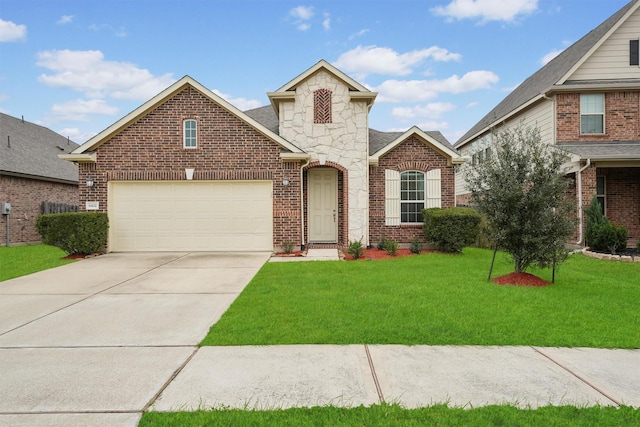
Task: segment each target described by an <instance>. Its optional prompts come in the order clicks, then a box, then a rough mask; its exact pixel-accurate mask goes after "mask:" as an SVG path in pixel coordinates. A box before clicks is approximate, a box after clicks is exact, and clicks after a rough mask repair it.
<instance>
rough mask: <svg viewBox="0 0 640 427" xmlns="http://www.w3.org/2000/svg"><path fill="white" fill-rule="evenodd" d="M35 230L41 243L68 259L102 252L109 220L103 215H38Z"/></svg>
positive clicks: (79, 213)
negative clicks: (72, 256)
mask: <svg viewBox="0 0 640 427" xmlns="http://www.w3.org/2000/svg"><path fill="white" fill-rule="evenodd" d="M36 227H37V228H38V232H39V233H40V236H42V242H43V243H45V244H47V245H53V246H57V247H59V248H60V249H62V250H63V251H65V252H66V253H67V254H69V255H89V254H94V253H100V252H104V248H105V246H106V244H107V232H108V230H109V218H108V217H107V214H106V213H103V212H70V213H60V214H48V215H40V216H39V217H38V218H37V220H36Z"/></svg>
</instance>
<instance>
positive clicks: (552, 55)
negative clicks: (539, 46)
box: [540, 49, 564, 65]
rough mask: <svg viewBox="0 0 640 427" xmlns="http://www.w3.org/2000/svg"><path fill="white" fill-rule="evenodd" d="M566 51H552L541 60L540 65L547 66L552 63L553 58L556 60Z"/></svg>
mask: <svg viewBox="0 0 640 427" xmlns="http://www.w3.org/2000/svg"><path fill="white" fill-rule="evenodd" d="M563 50H564V49H555V50H552V51H551V52H549V53H547V54H546V55H545V56H543V57H542V59H541V60H540V64H542V65H547V64H548V63H549V62H551V60H552V59H553V58H555V57H556V56H558V55H560V54H561V53H562V51H563Z"/></svg>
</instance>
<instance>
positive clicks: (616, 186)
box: [589, 168, 640, 241]
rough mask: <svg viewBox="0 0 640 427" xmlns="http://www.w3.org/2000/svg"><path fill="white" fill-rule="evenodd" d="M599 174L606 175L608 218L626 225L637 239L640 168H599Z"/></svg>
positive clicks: (638, 234) (632, 236)
mask: <svg viewBox="0 0 640 427" xmlns="http://www.w3.org/2000/svg"><path fill="white" fill-rule="evenodd" d="M597 175H602V176H604V177H605V187H606V189H605V191H606V216H607V219H608V220H609V221H611V222H613V223H614V224H618V225H623V226H624V227H626V228H627V230H628V232H629V238H630V239H633V240H634V241H635V240H637V239H638V237H640V168H597ZM594 194H595V193H594ZM589 200H590V199H589Z"/></svg>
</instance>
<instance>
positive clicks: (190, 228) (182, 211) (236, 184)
mask: <svg viewBox="0 0 640 427" xmlns="http://www.w3.org/2000/svg"><path fill="white" fill-rule="evenodd" d="M271 194H272V183H271V181H116V182H113V181H112V182H110V183H109V206H108V210H109V250H111V251H270V250H272V249H273V210H272V209H273V208H272V206H273V205H272V197H271Z"/></svg>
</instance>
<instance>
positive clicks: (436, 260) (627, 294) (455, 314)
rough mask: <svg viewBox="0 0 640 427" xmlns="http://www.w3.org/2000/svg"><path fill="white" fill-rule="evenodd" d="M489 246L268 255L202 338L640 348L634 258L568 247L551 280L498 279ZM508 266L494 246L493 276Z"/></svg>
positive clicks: (211, 341)
mask: <svg viewBox="0 0 640 427" xmlns="http://www.w3.org/2000/svg"><path fill="white" fill-rule="evenodd" d="M491 254H492V252H491V251H488V250H484V249H478V248H466V249H465V250H464V254H463V255H446V254H423V255H419V256H412V257H406V258H399V259H393V260H387V261H357V262H303V263H267V264H266V265H265V266H264V267H263V268H262V269H261V270H260V272H259V273H258V274H257V275H256V277H255V278H254V279H253V280H252V282H251V283H250V284H249V285H248V286H247V287H246V288H245V290H244V291H243V292H242V294H241V295H240V296H239V297H238V298H237V299H236V301H235V302H234V303H233V304H232V306H231V307H230V308H229V310H227V312H226V313H225V314H224V315H223V316H222V318H221V319H220V320H219V321H218V322H217V323H216V324H215V325H214V326H213V327H212V328H211V330H210V331H209V334H208V335H207V336H206V338H205V339H204V340H203V342H202V343H201V345H205V346H206V345H273V344H361V343H368V344H408V345H415V344H427V345H534V346H552V347H554V346H560V347H598V348H640V311H639V310H638V309H637V301H638V300H640V264H632V263H622V262H611V261H601V260H596V259H591V258H587V257H584V256H583V255H573V256H571V257H570V258H569V259H568V260H567V261H566V262H565V263H564V264H562V265H561V266H560V267H559V269H558V271H557V272H556V283H555V284H554V285H553V286H548V287H542V288H534V287H514V286H498V285H495V284H492V283H488V282H487V274H488V269H489V265H490V262H491ZM511 271H513V267H512V264H511V261H510V259H509V258H508V257H507V256H506V255H505V254H499V257H498V259H497V260H496V266H495V268H494V277H495V276H499V275H502V274H507V273H509V272H511ZM531 272H532V273H533V274H536V275H538V276H540V277H542V278H544V279H546V280H549V281H550V280H551V271H550V270H544V271H536V270H532V271H531Z"/></svg>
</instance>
